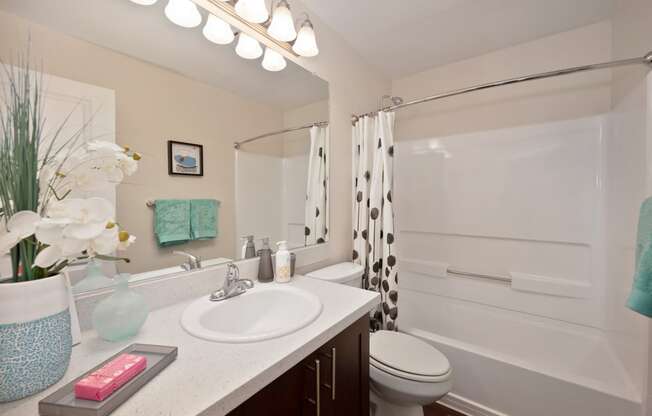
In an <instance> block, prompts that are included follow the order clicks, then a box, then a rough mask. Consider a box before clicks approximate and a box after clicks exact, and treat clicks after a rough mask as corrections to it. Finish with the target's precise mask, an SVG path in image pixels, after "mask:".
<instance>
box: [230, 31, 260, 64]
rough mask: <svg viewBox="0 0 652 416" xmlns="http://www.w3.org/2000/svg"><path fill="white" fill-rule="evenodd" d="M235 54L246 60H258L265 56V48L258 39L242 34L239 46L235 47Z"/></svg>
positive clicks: (239, 38)
mask: <svg viewBox="0 0 652 416" xmlns="http://www.w3.org/2000/svg"><path fill="white" fill-rule="evenodd" d="M235 53H237V54H238V56H239V57H241V58H244V59H256V58H260V55H262V54H263V48H261V47H260V43H258V41H257V40H256V39H254V38H252V37H251V36H249V35H245V34H244V33H240V35H239V36H238V44H237V45H236V46H235Z"/></svg>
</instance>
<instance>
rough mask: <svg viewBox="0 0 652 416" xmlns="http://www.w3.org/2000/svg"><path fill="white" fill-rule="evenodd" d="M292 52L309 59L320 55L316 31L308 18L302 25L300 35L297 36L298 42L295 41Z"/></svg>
mask: <svg viewBox="0 0 652 416" xmlns="http://www.w3.org/2000/svg"><path fill="white" fill-rule="evenodd" d="M292 50H293V51H294V52H296V53H297V54H298V55H301V56H305V57H308V58H310V57H313V56H317V54H319V48H317V40H316V39H315V29H314V27H313V26H312V22H311V21H310V19H309V18H308V17H306V19H305V20H304V21H303V23H302V24H301V28H300V29H299V34H297V40H295V41H294V45H292Z"/></svg>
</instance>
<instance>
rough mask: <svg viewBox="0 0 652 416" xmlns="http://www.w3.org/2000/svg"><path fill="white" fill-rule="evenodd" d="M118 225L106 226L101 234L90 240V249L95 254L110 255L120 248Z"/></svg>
mask: <svg viewBox="0 0 652 416" xmlns="http://www.w3.org/2000/svg"><path fill="white" fill-rule="evenodd" d="M118 243H119V240H118V227H116V226H115V225H114V226H112V227H110V228H105V229H104V231H102V233H100V235H98V236H97V237H95V238H94V239H93V240H92V241H91V242H90V250H91V252H92V253H93V254H100V255H104V256H108V255H110V254H112V253H113V252H115V251H116V249H117V248H118Z"/></svg>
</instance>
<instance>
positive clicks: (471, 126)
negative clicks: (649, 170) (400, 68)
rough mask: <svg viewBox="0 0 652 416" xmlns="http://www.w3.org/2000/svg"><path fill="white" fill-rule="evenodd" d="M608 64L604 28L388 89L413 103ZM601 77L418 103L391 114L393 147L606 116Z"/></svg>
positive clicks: (606, 88)
mask: <svg viewBox="0 0 652 416" xmlns="http://www.w3.org/2000/svg"><path fill="white" fill-rule="evenodd" d="M610 58H611V24H610V22H608V21H605V22H601V23H596V24H593V25H590V26H586V27H582V28H579V29H575V30H572V31H569V32H564V33H560V34H556V35H553V36H548V37H545V38H542V39H539V40H536V41H533V42H528V43H523V44H520V45H516V46H513V47H510V48H505V49H501V50H498V51H495V52H492V53H488V54H485V55H481V56H478V57H475V58H472V59H467V60H464V61H460V62H455V63H452V64H449V65H445V66H441V67H437V68H433V69H430V70H427V71H424V72H421V73H418V74H415V75H412V76H409V77H405V78H402V79H398V80H395V81H394V82H393V83H392V94H393V95H399V96H402V97H403V98H404V99H406V100H409V99H415V98H420V97H423V96H426V95H430V94H435V93H438V92H445V91H450V90H453V89H456V88H464V87H468V86H471V85H475V84H480V83H486V82H491V81H496V80H500V79H505V78H510V77H515V76H519V75H527V74H533V73H538V72H544V71H549V70H554V69H559V68H564V67H569V66H574V65H582V64H586V63H593V62H601V61H608V60H609V59H610ZM610 82H611V75H610V73H609V71H598V72H592V73H585V74H578V75H570V76H566V77H558V78H554V79H548V80H541V81H534V82H528V83H524V84H519V85H512V86H506V87H501V88H496V89H491V90H486V91H480V92H476V93H473V94H469V95H465V96H458V97H452V98H449V99H444V100H439V101H437V102H432V103H429V104H421V105H418V106H415V107H411V108H408V109H405V110H401V111H399V112H398V113H397V132H396V138H397V140H409V139H414V138H421V137H428V136H431V135H448V134H455V133H463V132H470V131H481V130H487V129H496V128H504V127H510V126H516V125H524V124H531V123H539V122H544V121H550V120H560V119H572V118H576V117H581V116H585V115H590V114H596V113H602V112H604V113H606V112H609V109H610V99H611V92H610Z"/></svg>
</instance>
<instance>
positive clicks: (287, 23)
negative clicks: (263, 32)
mask: <svg viewBox="0 0 652 416" xmlns="http://www.w3.org/2000/svg"><path fill="white" fill-rule="evenodd" d="M267 33H268V34H269V35H270V36H271V37H273V38H274V39H277V40H280V41H281V42H291V41H293V40H294V39H296V38H297V30H296V29H295V28H294V20H293V19H292V12H291V11H290V5H289V4H288V2H287V0H279V2H278V3H277V4H276V7H275V8H274V12H273V14H272V22H271V23H270V24H269V27H268V28H267Z"/></svg>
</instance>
